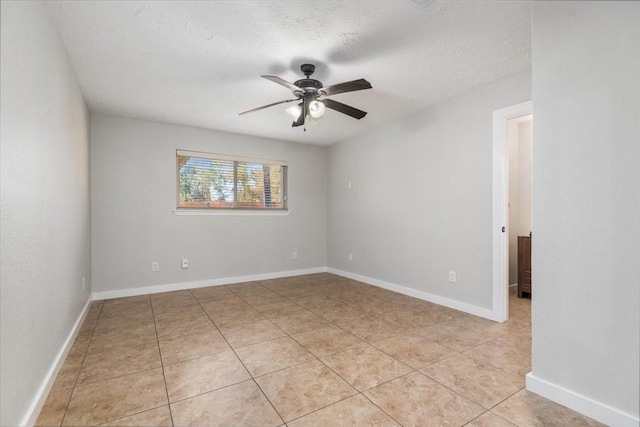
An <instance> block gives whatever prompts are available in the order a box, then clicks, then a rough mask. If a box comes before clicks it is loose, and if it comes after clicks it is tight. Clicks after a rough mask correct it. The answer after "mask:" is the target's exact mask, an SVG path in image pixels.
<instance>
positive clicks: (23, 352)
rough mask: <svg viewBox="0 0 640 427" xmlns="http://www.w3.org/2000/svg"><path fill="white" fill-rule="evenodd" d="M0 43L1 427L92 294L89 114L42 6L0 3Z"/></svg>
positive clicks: (28, 398)
mask: <svg viewBox="0 0 640 427" xmlns="http://www.w3.org/2000/svg"><path fill="white" fill-rule="evenodd" d="M1 39H2V46H1V52H2V69H1V72H0V75H1V86H2V89H1V91H0V92H1V107H0V109H1V111H2V112H1V118H0V122H1V123H2V126H1V131H0V140H1V141H2V158H1V163H2V166H1V169H2V217H1V218H2V244H1V253H2V255H1V256H2V270H1V279H2V280H1V290H2V297H1V298H0V299H1V302H0V305H1V310H0V313H1V317H0V318H1V322H0V324H1V334H0V336H1V345H0V348H1V357H0V364H1V365H0V366H1V376H2V381H1V382H0V383H1V385H0V388H1V394H0V396H1V405H0V413H1V416H0V424H1V425H3V426H5V425H6V426H9V425H18V424H19V423H21V422H22V421H23V418H24V417H25V416H26V415H28V412H29V407H30V405H31V404H32V402H33V401H34V399H35V398H37V395H38V393H39V390H40V387H41V386H42V385H43V382H44V381H45V379H46V377H47V373H48V371H49V370H50V369H51V368H52V365H53V363H54V361H55V360H56V357H57V356H58V353H59V352H60V351H61V349H62V347H63V344H64V342H65V340H66V339H67V337H68V335H69V333H70V331H71V330H72V329H73V325H74V323H75V322H76V321H77V320H78V318H79V316H80V314H81V312H82V309H83V308H84V306H85V305H86V303H87V301H88V299H89V296H90V293H91V283H90V276H91V270H90V214H89V207H90V201H89V192H90V189H89V113H88V110H87V108H86V105H85V103H84V100H83V98H82V94H81V92H80V88H79V86H78V82H77V80H76V77H75V73H74V71H73V69H72V68H71V65H70V62H69V59H68V57H67V54H66V51H65V49H64V47H63V45H62V43H61V40H60V38H59V37H58V34H57V32H56V30H55V28H54V26H53V23H52V20H51V17H50V16H49V12H48V10H47V8H46V6H45V5H44V4H43V3H42V2H12V1H3V2H2V35H1ZM83 276H85V277H86V279H87V285H88V287H87V289H86V291H84V292H83V291H82V277H83Z"/></svg>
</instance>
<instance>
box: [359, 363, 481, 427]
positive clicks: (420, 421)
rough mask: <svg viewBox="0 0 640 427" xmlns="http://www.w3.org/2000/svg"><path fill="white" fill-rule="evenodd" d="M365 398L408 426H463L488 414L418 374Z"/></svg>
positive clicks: (372, 390)
mask: <svg viewBox="0 0 640 427" xmlns="http://www.w3.org/2000/svg"><path fill="white" fill-rule="evenodd" d="M364 395H365V396H366V397H367V398H369V399H371V401H372V402H373V403H375V404H376V405H377V406H378V407H380V408H381V409H382V410H383V411H385V412H386V413H387V414H389V415H390V416H391V417H392V418H393V419H394V420H396V421H398V422H399V423H400V424H402V425H403V426H405V427H409V426H444V425H446V426H449V425H457V426H460V425H463V424H464V423H466V422H468V421H470V420H472V419H474V418H476V417H477V416H478V415H480V414H482V413H483V412H484V411H485V410H484V409H483V408H482V407H480V406H478V405H476V404H475V403H473V402H471V401H470V400H467V399H465V398H464V397H462V396H460V395H459V394H457V393H454V392H452V391H451V390H449V389H448V388H446V387H444V386H442V385H440V384H438V383H437V382H435V381H433V380H431V379H429V378H427V377H426V376H424V375H423V374H421V373H419V372H413V373H411V374H408V375H405V376H403V377H400V378H396V379H395V380H393V381H390V382H388V383H385V384H382V385H379V386H378V387H374V388H372V389H370V390H368V391H366V392H364Z"/></svg>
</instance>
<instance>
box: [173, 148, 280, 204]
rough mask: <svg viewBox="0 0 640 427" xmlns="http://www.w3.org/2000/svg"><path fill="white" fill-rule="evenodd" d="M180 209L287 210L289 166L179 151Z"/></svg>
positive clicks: (268, 161) (273, 162)
mask: <svg viewBox="0 0 640 427" xmlns="http://www.w3.org/2000/svg"><path fill="white" fill-rule="evenodd" d="M176 165H177V166H176V169H177V181H178V182H177V184H178V201H177V207H178V209H261V210H262V209H267V210H286V209H287V163H286V162H283V161H273V160H261V159H248V158H243V157H232V156H225V155H222V154H209V153H198V152H194V151H184V150H177V151H176Z"/></svg>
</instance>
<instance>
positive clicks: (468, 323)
mask: <svg viewBox="0 0 640 427" xmlns="http://www.w3.org/2000/svg"><path fill="white" fill-rule="evenodd" d="M451 324H452V325H456V326H460V327H463V328H465V329H469V330H472V331H474V332H477V333H479V334H482V335H483V336H485V337H487V338H497V337H500V336H502V335H506V334H508V333H509V332H512V331H514V330H515V329H518V328H521V327H522V326H520V325H519V326H514V324H513V323H511V322H504V323H498V322H494V321H492V320H488V319H483V318H482V317H478V316H472V315H471V314H462V315H460V316H458V317H456V318H455V319H453V320H451Z"/></svg>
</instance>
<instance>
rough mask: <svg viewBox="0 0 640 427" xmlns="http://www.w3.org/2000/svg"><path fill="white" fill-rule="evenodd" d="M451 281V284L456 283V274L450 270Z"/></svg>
mask: <svg viewBox="0 0 640 427" xmlns="http://www.w3.org/2000/svg"><path fill="white" fill-rule="evenodd" d="M449 281H450V282H451V283H456V272H455V271H453V270H449Z"/></svg>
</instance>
